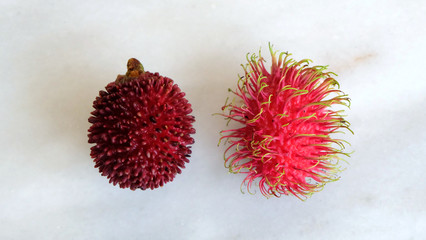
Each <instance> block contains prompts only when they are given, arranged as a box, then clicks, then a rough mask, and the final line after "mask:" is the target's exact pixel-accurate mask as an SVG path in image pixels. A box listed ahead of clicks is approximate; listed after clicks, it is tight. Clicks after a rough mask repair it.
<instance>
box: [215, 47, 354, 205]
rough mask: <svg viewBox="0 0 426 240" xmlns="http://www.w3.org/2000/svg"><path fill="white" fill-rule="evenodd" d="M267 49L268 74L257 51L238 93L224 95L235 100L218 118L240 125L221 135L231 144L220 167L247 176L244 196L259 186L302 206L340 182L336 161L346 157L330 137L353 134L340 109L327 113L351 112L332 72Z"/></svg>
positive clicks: (341, 143)
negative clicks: (341, 132) (255, 184)
mask: <svg viewBox="0 0 426 240" xmlns="http://www.w3.org/2000/svg"><path fill="white" fill-rule="evenodd" d="M269 48H270V52H271V56H272V66H271V70H270V71H268V70H267V69H266V68H265V66H264V63H265V60H264V59H263V58H262V57H261V55H260V52H259V57H257V56H256V55H254V54H253V55H251V57H250V58H249V55H247V61H248V64H247V65H245V66H244V65H243V68H244V70H245V74H244V76H242V77H240V79H239V80H238V84H237V85H238V86H237V89H236V90H235V91H232V90H230V89H229V91H230V92H232V93H233V94H235V98H234V100H233V101H232V102H231V103H229V104H228V103H225V106H223V108H222V110H223V111H224V113H223V114H221V115H222V116H224V117H225V118H226V119H228V120H229V121H235V122H237V123H239V124H240V127H239V128H235V129H229V130H224V131H221V135H222V137H221V138H220V140H221V141H222V140H226V143H229V144H230V146H229V147H228V148H227V149H226V150H225V155H224V158H225V167H227V168H229V171H230V172H231V173H243V174H245V175H246V177H245V179H244V181H243V184H246V185H247V189H248V191H249V192H250V189H251V186H252V184H253V182H254V181H255V180H258V183H259V188H260V191H261V193H262V194H263V195H264V196H266V197H271V196H276V197H280V196H281V195H289V194H292V195H294V196H296V197H298V198H299V199H302V200H304V199H306V198H307V197H309V196H310V195H311V194H312V193H314V192H317V191H320V190H321V189H322V188H323V186H324V185H325V184H326V183H327V182H331V181H335V180H337V179H338V178H339V177H338V176H337V173H338V172H340V171H341V168H340V164H339V160H340V159H341V158H340V156H339V155H346V156H348V153H345V152H343V149H344V147H345V146H344V144H347V142H346V141H344V140H341V139H333V138H332V137H331V135H332V134H333V133H338V132H339V130H343V129H345V130H348V131H350V132H352V130H351V129H350V128H349V123H348V122H347V121H346V120H345V119H344V118H343V116H342V115H341V113H342V112H343V110H333V109H331V107H332V106H334V105H344V106H347V107H349V106H350V99H349V98H348V97H347V95H346V94H344V93H343V92H341V91H340V90H339V89H338V88H336V87H335V86H337V87H338V83H337V81H336V80H335V79H334V78H333V75H335V74H334V73H332V72H325V70H326V67H323V66H314V67H309V66H308V64H309V62H311V60H308V59H305V60H302V61H299V62H297V61H295V60H293V59H291V58H289V56H290V54H288V53H280V54H279V56H278V57H277V54H276V52H274V51H273V50H272V46H271V45H270V46H269ZM283 57H284V59H283ZM227 102H228V99H227ZM225 111H226V112H225ZM352 133H353V132H352ZM219 143H220V142H219Z"/></svg>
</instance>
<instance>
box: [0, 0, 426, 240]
mask: <svg viewBox="0 0 426 240" xmlns="http://www.w3.org/2000/svg"><path fill="white" fill-rule="evenodd" d="M182 2H184V3H182ZM318 2H319V1H303V2H302V1H281V0H276V1H242V0H240V1H195V0H192V1H142V0H134V1H110V0H104V1H57V0H56V1H41V0H28V1H23V0H2V1H0V40H1V41H0V52H1V54H0V69H1V75H2V77H1V83H2V86H1V88H0V119H1V126H0V132H1V136H2V137H1V139H0V141H1V142H0V150H1V157H0V158H1V161H0V239H197V240H199V239H244V240H247V239H424V238H425V234H426V204H425V202H426V180H425V176H424V174H425V170H426V157H425V156H426V131H425V124H426V114H425V113H426V110H425V109H426V97H425V96H426V79H425V76H426V74H425V67H424V62H425V60H424V59H425V56H426V26H425V24H426V15H425V13H426V2H425V1H423V0H418V1H401V0H398V1H373V0H366V1H359V0H358V1H337V0H335V1H321V3H318ZM269 41H270V42H272V43H273V44H274V45H275V47H276V48H277V49H279V50H282V51H289V52H292V53H293V54H294V57H295V58H297V59H301V58H311V59H313V60H314V63H315V64H328V65H330V69H331V70H333V71H335V72H337V73H338V74H339V77H338V80H339V81H340V83H341V87H342V89H343V90H344V91H345V92H347V93H348V94H349V95H350V96H351V98H352V110H351V111H349V117H348V119H349V120H350V122H351V123H352V127H353V129H354V131H355V133H356V134H355V135H354V136H350V135H347V136H346V137H347V139H348V140H349V141H350V142H351V143H352V145H353V149H354V150H355V151H356V152H355V153H354V154H353V156H352V158H351V159H350V160H349V161H350V166H349V167H348V169H347V171H345V172H344V173H343V174H342V179H341V180H340V181H338V182H336V183H331V184H329V185H327V186H326V188H325V189H324V190H323V191H322V192H320V193H318V194H316V195H314V196H313V197H312V198H310V199H309V200H307V201H306V202H301V201H299V200H298V199H296V198H294V197H282V198H280V199H265V198H264V197H263V196H261V195H260V194H259V193H258V194H256V195H254V196H252V195H249V194H241V193H240V189H239V187H240V183H241V181H242V179H243V176H242V175H241V176H239V175H229V174H228V173H227V170H226V169H225V168H224V167H223V161H222V152H223V150H224V147H219V148H218V147H217V146H216V144H217V140H218V132H219V130H220V129H222V128H223V127H224V124H225V122H224V121H223V120H222V119H221V118H220V117H212V116H211V114H212V113H214V112H218V111H219V109H220V106H221V105H222V104H223V103H224V100H225V98H226V96H227V94H228V93H227V89H228V88H229V87H231V88H233V87H234V86H235V83H236V82H235V80H236V76H237V74H238V73H241V68H240V65H239V64H240V63H243V61H244V60H245V54H246V53H247V52H249V51H251V52H253V51H258V49H259V47H260V46H262V47H263V48H266V47H267V44H268V42H269ZM130 57H137V58H139V59H140V60H142V62H143V63H144V66H145V68H146V69H148V70H150V71H153V72H155V71H158V72H160V73H161V74H163V75H166V76H169V77H171V78H173V79H174V80H175V81H176V82H177V83H178V84H179V85H180V87H181V88H182V89H183V90H184V91H186V93H187V97H188V99H189V100H190V101H191V102H192V104H193V108H194V115H195V116H196V119H197V122H196V124H195V127H196V129H197V134H196V135H195V139H196V143H195V145H194V146H193V155H192V157H191V159H190V160H191V162H190V164H187V168H186V169H185V170H184V172H183V174H182V175H179V176H178V177H177V178H176V179H175V180H174V181H173V182H172V183H169V184H167V185H166V187H164V188H162V189H158V190H155V191H135V192H133V191H130V190H123V189H119V188H118V187H114V186H113V185H110V184H108V181H107V179H106V178H104V177H101V176H100V174H99V173H98V171H97V169H94V168H93V165H94V164H93V162H92V159H91V158H90V157H89V147H90V145H89V144H88V143H87V129H88V127H89V123H88V122H87V118H88V117H89V113H90V111H91V110H92V106H91V105H92V101H93V100H94V98H95V96H96V95H97V93H98V91H99V90H100V89H102V88H103V87H104V86H105V85H106V84H107V83H108V82H110V81H113V80H114V79H115V77H116V75H117V74H119V73H123V72H124V71H125V63H126V61H127V59H128V58H130Z"/></svg>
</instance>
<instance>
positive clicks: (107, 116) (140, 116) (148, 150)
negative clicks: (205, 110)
mask: <svg viewBox="0 0 426 240" xmlns="http://www.w3.org/2000/svg"><path fill="white" fill-rule="evenodd" d="M184 96H185V93H184V92H182V91H181V90H180V88H179V87H178V85H176V84H174V83H173V80H172V79H170V78H167V77H163V76H161V75H160V74H158V73H150V72H147V71H144V69H143V66H142V64H141V63H140V62H139V61H138V60H137V59H135V58H131V59H130V60H129V61H128V63H127V73H126V74H125V75H118V77H117V79H116V80H115V82H111V83H109V84H108V85H107V86H106V90H105V91H104V90H102V91H100V92H99V96H98V97H96V99H95V101H94V102H93V107H94V109H95V110H94V111H93V112H92V113H91V114H92V116H91V117H90V118H89V122H90V123H91V124H92V125H91V126H90V128H89V134H88V137H89V143H94V144H95V145H94V146H93V147H91V154H90V156H91V157H92V158H93V159H94V162H95V167H96V168H98V169H99V172H100V173H101V174H102V175H103V176H106V177H107V178H108V179H109V182H110V183H113V184H114V185H116V184H118V185H119V186H120V187H121V188H130V189H131V190H135V189H142V190H146V189H148V188H149V189H155V188H158V187H160V186H163V185H164V184H166V183H167V182H171V181H172V180H173V179H174V177H175V176H176V174H180V173H181V172H182V170H181V169H182V168H185V163H188V162H189V160H188V158H189V157H190V154H191V147H190V146H189V145H191V144H193V143H194V139H193V138H192V137H191V136H190V135H191V134H194V133H195V129H194V128H193V127H192V123H193V122H194V121H195V118H194V117H193V116H191V115H189V114H190V113H191V112H192V108H191V104H189V103H188V100H187V99H186V98H185V97H184Z"/></svg>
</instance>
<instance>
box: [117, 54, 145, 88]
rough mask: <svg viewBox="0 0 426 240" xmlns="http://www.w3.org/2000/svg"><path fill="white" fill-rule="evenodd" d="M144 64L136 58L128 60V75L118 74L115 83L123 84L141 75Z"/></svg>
mask: <svg viewBox="0 0 426 240" xmlns="http://www.w3.org/2000/svg"><path fill="white" fill-rule="evenodd" d="M144 72H145V71H144V69H143V65H142V63H141V62H139V60H137V59H136V58H130V59H129V61H127V72H126V75H118V76H117V79H116V80H115V83H117V84H121V83H126V82H130V81H131V80H133V79H135V78H137V77H139V76H140V75H142V74H143V73H144Z"/></svg>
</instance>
